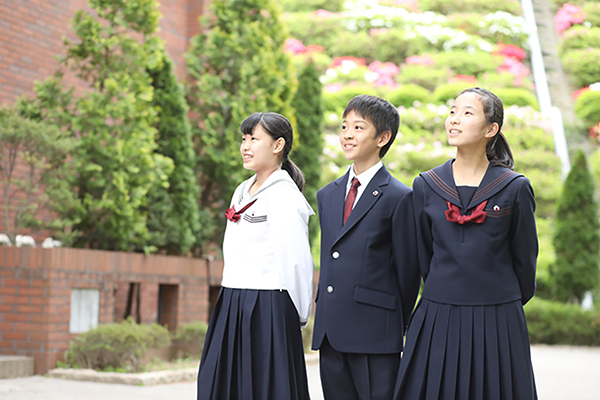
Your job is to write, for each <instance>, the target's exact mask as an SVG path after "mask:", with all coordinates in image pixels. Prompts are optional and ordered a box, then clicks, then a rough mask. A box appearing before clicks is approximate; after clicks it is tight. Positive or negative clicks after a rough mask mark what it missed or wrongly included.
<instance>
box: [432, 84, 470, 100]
mask: <svg viewBox="0 0 600 400" xmlns="http://www.w3.org/2000/svg"><path fill="white" fill-rule="evenodd" d="M473 86H475V85H474V84H472V83H470V82H457V83H447V84H445V85H440V86H438V87H437V88H435V90H434V91H433V101H434V102H436V103H446V102H447V101H448V100H452V99H455V98H456V96H458V95H459V94H460V92H462V91H463V90H465V89H468V88H470V87H473Z"/></svg>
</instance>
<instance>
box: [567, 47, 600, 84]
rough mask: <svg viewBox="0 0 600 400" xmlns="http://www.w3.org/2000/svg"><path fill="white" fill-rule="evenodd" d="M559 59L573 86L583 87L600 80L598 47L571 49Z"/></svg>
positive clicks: (599, 53)
mask: <svg viewBox="0 0 600 400" xmlns="http://www.w3.org/2000/svg"><path fill="white" fill-rule="evenodd" d="M561 60H562V62H563V65H564V67H565V70H566V71H567V72H568V73H569V74H571V75H570V78H571V81H572V82H573V84H574V85H575V86H577V87H583V86H587V85H589V84H591V83H594V82H598V81H600V63H599V62H598V60H600V48H589V49H577V50H571V51H568V52H566V53H565V54H564V55H563V56H562V57H561Z"/></svg>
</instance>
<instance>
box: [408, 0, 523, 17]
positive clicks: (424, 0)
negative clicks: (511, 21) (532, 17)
mask: <svg viewBox="0 0 600 400" xmlns="http://www.w3.org/2000/svg"><path fill="white" fill-rule="evenodd" d="M419 9H420V10H421V11H435V12H437V13H440V14H444V15H449V14H453V13H458V12H472V13H479V14H487V13H491V12H496V11H506V12H508V13H511V14H514V15H521V14H522V12H521V3H520V2H519V1H518V0H487V1H481V0H454V1H448V0H420V1H419Z"/></svg>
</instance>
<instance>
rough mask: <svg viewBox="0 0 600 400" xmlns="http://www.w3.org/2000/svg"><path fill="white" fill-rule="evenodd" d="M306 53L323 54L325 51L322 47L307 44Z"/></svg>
mask: <svg viewBox="0 0 600 400" xmlns="http://www.w3.org/2000/svg"><path fill="white" fill-rule="evenodd" d="M306 52H307V53H324V52H325V49H324V48H323V46H319V45H318V44H309V45H308V46H306Z"/></svg>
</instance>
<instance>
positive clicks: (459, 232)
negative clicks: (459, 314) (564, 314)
mask: <svg viewBox="0 0 600 400" xmlns="http://www.w3.org/2000/svg"><path fill="white" fill-rule="evenodd" d="M453 161H454V160H449V161H448V162H446V163H445V164H443V165H441V166H439V167H437V168H434V169H432V170H430V171H427V172H423V173H422V174H420V176H418V177H417V178H415V181H414V184H413V190H414V210H415V219H416V222H417V242H418V246H417V247H418V250H419V264H420V266H421V274H422V277H423V280H424V282H425V285H424V287H423V297H425V298H427V299H429V300H432V301H437V302H441V303H448V304H457V305H488V304H501V303H507V302H510V301H514V300H517V299H520V300H521V301H522V303H523V304H525V303H526V302H527V301H528V300H529V299H530V298H531V297H532V296H533V294H534V292H535V270H536V262H537V254H538V240H537V233H536V226H535V217H534V211H535V199H534V195H533V189H532V188H531V185H530V183H529V180H528V179H527V178H526V177H524V176H523V175H521V174H518V173H516V172H514V171H511V170H510V169H508V168H504V167H500V166H493V165H491V164H490V166H489V167H488V170H487V171H486V174H485V176H484V177H483V180H482V181H481V184H480V185H479V187H478V188H477V190H476V192H475V194H474V195H473V198H472V199H471V201H470V203H469V205H468V206H467V207H466V209H463V205H462V203H461V199H460V197H459V195H458V191H457V189H456V186H455V183H454V178H453V175H452V162H453Z"/></svg>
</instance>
